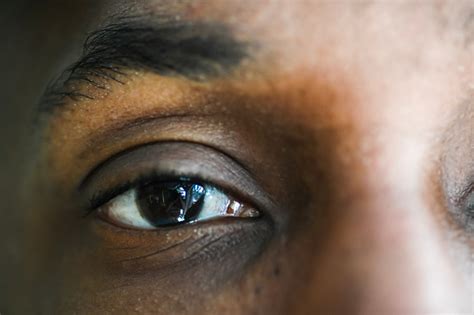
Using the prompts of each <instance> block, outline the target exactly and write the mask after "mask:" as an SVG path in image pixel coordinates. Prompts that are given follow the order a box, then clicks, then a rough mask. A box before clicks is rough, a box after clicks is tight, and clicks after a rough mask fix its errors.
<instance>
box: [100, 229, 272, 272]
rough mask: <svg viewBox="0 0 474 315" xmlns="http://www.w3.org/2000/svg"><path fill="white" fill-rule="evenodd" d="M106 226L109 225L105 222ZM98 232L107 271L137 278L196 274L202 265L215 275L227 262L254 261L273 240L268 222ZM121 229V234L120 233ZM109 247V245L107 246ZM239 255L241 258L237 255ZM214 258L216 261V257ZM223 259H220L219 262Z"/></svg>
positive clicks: (104, 230)
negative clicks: (195, 271)
mask: <svg viewBox="0 0 474 315" xmlns="http://www.w3.org/2000/svg"><path fill="white" fill-rule="evenodd" d="M104 224H105V223H104ZM108 226H109V228H104V227H103V226H102V227H100V228H98V229H97V233H99V236H101V237H102V238H104V242H103V244H106V247H107V249H106V250H105V251H104V252H102V254H103V255H104V256H105V257H103V258H105V260H104V259H101V260H103V261H106V262H107V265H108V267H107V270H109V271H110V272H119V273H121V274H124V275H126V274H133V275H140V274H142V275H144V276H146V275H150V273H152V274H157V275H158V274H159V275H167V276H168V275H170V273H172V272H176V270H177V269H183V270H182V272H188V271H189V272H192V270H193V269H194V268H195V267H198V266H199V265H202V264H212V265H213V267H212V268H207V269H205V270H204V272H205V271H206V270H207V271H211V270H213V272H215V271H216V270H217V269H219V267H220V266H215V265H214V264H215V262H216V261H220V264H221V263H222V262H223V260H222V258H223V257H228V259H230V261H233V260H235V261H236V262H238V261H239V260H242V261H243V260H246V259H250V258H252V257H253V256H255V255H256V253H258V252H261V251H262V250H263V247H264V245H265V243H266V242H267V241H268V240H269V239H270V237H271V235H272V233H271V231H272V228H271V226H270V224H269V223H268V222H265V220H256V221H252V222H247V221H246V222H244V221H240V222H232V223H224V222H220V223H217V224H216V223H211V222H208V223H203V224H202V226H201V227H196V226H191V225H189V226H185V227H184V228H182V229H179V230H176V229H175V230H172V229H165V230H161V231H153V233H150V231H139V230H124V229H121V228H117V227H114V226H112V225H108ZM117 230H120V231H119V233H117V232H118V231H117ZM107 244H109V245H107ZM237 253H238V257H235V255H236V254H237ZM213 257H214V258H213ZM217 257H220V258H219V259H215V258H217Z"/></svg>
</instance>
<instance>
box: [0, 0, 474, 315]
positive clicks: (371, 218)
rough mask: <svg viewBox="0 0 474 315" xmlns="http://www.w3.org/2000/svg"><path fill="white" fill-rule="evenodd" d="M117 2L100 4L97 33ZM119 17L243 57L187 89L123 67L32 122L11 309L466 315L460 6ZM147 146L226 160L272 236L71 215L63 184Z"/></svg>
mask: <svg viewBox="0 0 474 315" xmlns="http://www.w3.org/2000/svg"><path fill="white" fill-rule="evenodd" d="M129 5H131V3H127V2H123V3H122V4H120V5H119V4H117V3H114V4H112V5H111V4H107V3H104V6H105V8H106V9H105V10H101V11H98V12H101V13H100V14H99V13H98V14H97V17H96V19H97V21H98V22H97V24H100V23H101V22H100V21H103V20H104V19H105V18H106V17H107V16H108V15H111V14H116V13H117V12H123V11H122V9H123V8H126V7H128V6H129ZM133 5H134V6H135V10H137V11H138V12H142V11H146V12H152V13H153V12H154V13H155V14H157V13H162V12H166V14H170V15H176V16H179V18H180V19H185V20H186V19H187V20H190V21H204V22H218V23H220V24H222V25H226V26H227V27H228V28H229V29H230V30H231V32H232V33H233V34H234V35H235V36H236V37H237V38H238V39H239V40H241V41H243V42H248V43H250V46H251V48H250V52H249V56H248V57H246V58H245V60H243V61H242V62H241V63H240V64H239V65H238V66H237V67H236V68H235V69H233V70H232V71H231V72H230V73H227V74H225V75H222V76H218V77H213V78H209V79H204V80H199V81H196V80H191V79H188V78H185V77H182V76H166V75H160V74H157V73H154V72H151V71H144V70H131V71H130V72H131V74H130V75H129V76H128V77H127V80H126V81H125V83H124V84H119V83H116V82H115V83H114V82H110V83H109V86H108V89H107V91H106V92H103V91H97V90H94V89H92V88H91V87H90V86H85V87H84V89H89V91H88V92H89V93H91V95H93V96H94V98H93V99H82V100H80V101H78V102H74V101H72V100H69V104H66V105H65V106H63V107H61V108H59V109H58V110H57V111H55V112H54V113H53V114H52V115H51V116H50V117H48V118H47V121H46V122H43V124H42V128H43V131H42V135H43V136H42V137H41V140H40V144H39V145H38V147H39V148H38V150H37V152H38V154H37V159H35V160H36V161H37V165H38V167H37V168H36V169H35V171H34V172H33V176H31V180H30V186H29V187H31V190H30V193H29V195H28V198H29V200H28V201H29V202H27V203H29V204H28V207H29V209H30V211H27V219H26V221H27V224H26V226H27V228H26V229H25V230H26V231H27V244H28V246H27V247H26V248H27V251H26V252H27V253H26V254H25V256H24V257H25V258H24V261H25V262H26V263H25V270H26V273H25V274H26V276H25V277H24V278H25V281H24V283H20V285H18V287H17V288H16V291H15V292H16V293H15V294H16V296H19V295H20V293H21V294H22V295H23V296H22V298H18V299H16V300H14V299H12V301H17V302H15V303H17V304H15V303H14V302H12V305H10V306H9V307H11V309H12V310H17V311H25V308H26V309H27V310H28V311H31V310H38V311H39V312H40V313H87V314H91V313H97V314H103V313H160V314H444V313H452V314H470V313H471V312H473V307H474V306H473V303H474V302H473V301H474V300H473V294H474V292H473V288H472V286H473V274H472V272H473V268H472V262H473V261H472V250H473V248H474V241H473V239H472V233H474V229H473V228H472V227H471V228H469V226H467V227H466V226H462V224H460V223H459V222H457V221H456V219H455V218H454V217H455V215H453V213H455V212H456V211H461V210H459V209H453V208H454V206H453V202H451V201H452V200H455V199H456V198H457V197H458V195H459V192H460V191H464V190H467V187H469V185H472V182H473V179H474V131H473V127H474V94H473V87H474V78H473V76H474V72H473V70H474V69H473V50H472V49H473V45H472V39H473V33H474V22H473V21H472V16H473V14H474V11H473V10H474V9H473V7H472V2H471V1H463V0H456V1H393V2H392V1H391V2H388V1H373V2H359V1H209V0H206V1H183V2H180V3H178V4H173V5H169V6H168V5H164V6H163V5H162V4H160V3H159V1H156V2H155V1H151V0H150V1H139V2H134V3H133ZM92 15H93V13H92V12H91V13H90V14H89V18H90V19H92V20H93V18H91V16H92ZM84 30H87V29H86V28H85V27H84ZM162 116H176V117H174V118H173V117H172V118H162ZM156 117H161V118H159V119H158V118H156ZM145 118H146V119H145ZM155 118H156V119H155ZM155 120H159V121H155ZM131 121H133V122H134V123H133V124H130V122H131ZM137 122H138V123H137ZM127 123H128V125H127ZM124 125H126V127H124ZM160 141H177V142H183V141H186V142H192V143H197V144H199V143H200V144H204V145H206V146H210V147H215V148H219V149H221V150H222V151H224V152H227V153H228V154H229V155H230V156H231V157H233V158H234V159H236V160H238V161H240V162H241V164H243V165H244V166H245V168H246V169H247V170H248V171H249V173H251V174H252V175H253V176H254V178H255V182H256V183H257V184H258V187H260V188H261V189H262V191H265V192H266V194H267V195H268V196H269V198H270V199H272V200H273V202H271V203H269V206H268V207H267V208H266V209H262V211H264V212H265V213H266V216H265V217H266V218H265V219H263V221H265V220H267V218H269V219H268V220H269V222H270V221H271V223H268V222H267V223H265V222H263V221H262V222H260V223H249V222H247V223H245V222H242V225H240V223H235V222H232V223H229V222H228V221H225V220H220V221H215V222H207V223H204V224H194V225H190V226H185V227H181V228H175V229H173V230H170V231H169V232H163V231H160V232H157V233H155V232H149V231H130V230H126V229H120V228H117V227H115V226H112V225H110V224H108V223H104V222H102V221H101V220H100V219H99V218H97V217H96V216H94V215H92V216H87V217H86V218H82V216H81V214H82V213H81V212H80V210H79V209H80V208H81V207H82V205H81V200H83V199H84V198H83V196H81V193H82V192H79V193H78V192H77V187H78V186H80V182H81V180H82V179H83V178H84V177H85V176H86V175H87V174H88V172H90V170H91V169H94V168H95V167H97V165H99V164H100V163H101V162H103V161H104V160H107V159H108V158H110V157H111V156H113V155H114V154H117V153H120V152H122V151H125V150H129V149H130V148H133V147H136V146H139V145H144V144H148V143H159V142H160ZM176 156H181V155H179V154H178V153H176ZM151 158H152V157H151ZM192 158H193V159H195V160H196V161H197V162H199V161H200V160H202V159H204V157H203V156H200V155H199V154H197V155H196V156H193V157H192ZM113 171H114V172H115V173H116V174H117V175H116V176H117V177H124V176H125V175H123V174H120V173H121V172H120V170H116V169H114V170H113ZM114 172H112V173H114ZM114 180H115V181H118V180H117V179H112V180H111V181H114ZM104 181H108V179H104ZM92 190H93V189H92ZM252 222H253V221H252ZM234 225H235V226H234ZM237 225H238V226H237ZM471 226H472V223H471ZM202 235H210V236H209V238H211V239H212V237H213V235H216V237H217V236H219V237H220V238H222V239H223V241H222V243H219V242H217V244H218V246H210V247H208V244H207V243H205V241H204V240H202V239H201V238H200V237H201V236H202ZM186 239H191V240H195V241H196V243H195V244H198V245H199V246H198V247H196V248H191V247H187V246H188V245H187V243H184V245H183V244H181V242H182V241H183V240H186ZM178 243H179V244H181V245H176V244H178ZM169 246H173V247H174V249H172V250H171V251H166V252H165V253H164V254H156V255H152V256H147V257H145V258H143V257H142V256H146V255H147V254H149V253H151V252H156V251H160V250H161V249H163V248H167V247H169ZM206 249H209V250H208V251H206ZM189 253H191V255H192V254H194V253H198V254H196V255H197V257H198V258H197V259H188V256H186V255H188V254H189ZM199 253H201V255H200V254H199ZM137 257H138V258H137ZM140 257H141V258H140ZM193 257H194V256H193ZM178 261H179V263H178ZM2 272H6V271H2ZM25 305H27V306H25ZM0 311H1V310H0Z"/></svg>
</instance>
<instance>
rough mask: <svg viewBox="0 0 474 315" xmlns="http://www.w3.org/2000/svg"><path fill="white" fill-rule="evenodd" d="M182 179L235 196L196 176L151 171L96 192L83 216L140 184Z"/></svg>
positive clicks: (233, 193) (220, 186)
mask: <svg viewBox="0 0 474 315" xmlns="http://www.w3.org/2000/svg"><path fill="white" fill-rule="evenodd" d="M177 180H178V181H184V182H200V183H202V184H210V185H213V186H217V187H219V189H221V190H222V191H224V192H225V193H228V194H231V195H233V196H236V195H238V194H236V193H235V192H229V190H228V189H226V188H224V187H222V185H216V184H214V183H209V182H207V181H203V180H202V179H201V178H199V177H197V176H193V177H189V176H179V175H175V176H173V175H164V174H158V173H151V174H148V175H140V176H138V177H137V178H136V179H134V180H131V181H128V182H125V183H123V184H121V185H118V186H116V187H113V188H111V189H108V190H105V191H103V192H98V193H96V194H94V195H93V196H92V198H91V199H90V200H89V202H88V206H87V208H86V211H85V215H84V216H88V215H90V214H91V213H93V212H94V211H95V210H97V209H98V208H99V207H100V206H102V205H104V204H106V203H107V202H109V201H111V200H112V199H114V198H115V197H117V196H119V195H121V194H123V193H125V192H126V191H128V190H130V189H133V188H136V187H140V186H145V185H148V184H152V183H157V182H165V181H177ZM238 197H239V200H243V201H245V198H241V197H240V196H238Z"/></svg>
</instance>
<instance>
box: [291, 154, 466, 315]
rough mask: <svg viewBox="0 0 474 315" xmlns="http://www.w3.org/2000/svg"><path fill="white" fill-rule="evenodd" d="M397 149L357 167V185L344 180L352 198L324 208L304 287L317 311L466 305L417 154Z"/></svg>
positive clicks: (414, 310)
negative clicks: (323, 229) (321, 237)
mask: <svg viewBox="0 0 474 315" xmlns="http://www.w3.org/2000/svg"><path fill="white" fill-rule="evenodd" d="M395 151H397V150H394V152H395ZM398 152H402V153H401V154H399V155H398V156H397V155H396V154H394V153H393V154H392V152H387V153H389V154H386V155H382V156H379V157H378V161H379V162H378V163H376V164H371V165H370V166H367V167H365V168H363V170H362V171H359V176H360V177H359V178H358V179H357V180H356V182H355V184H352V185H347V186H346V187H347V188H348V189H353V190H354V191H353V192H352V193H348V194H347V195H348V196H353V198H348V199H347V200H345V201H344V202H342V203H341V204H338V205H337V208H335V209H327V211H331V212H333V214H331V216H332V218H331V220H329V221H330V226H329V227H328V228H327V235H326V236H325V241H324V242H323V244H322V245H321V246H320V249H319V250H318V251H317V253H316V254H315V255H314V256H313V259H312V261H311V263H310V265H311V266H310V267H308V268H310V271H309V274H310V275H311V276H310V277H309V278H308V279H311V280H310V283H308V286H307V290H306V293H305V294H306V299H307V301H310V303H311V304H312V305H313V306H314V307H316V308H317V309H318V311H321V312H322V313H328V312H329V313H331V314H333V313H334V314H339V313H341V314H342V313H348V312H349V313H351V314H384V313H388V314H393V313H395V314H418V313H443V312H456V311H466V310H467V309H468V307H469V304H468V303H469V301H468V300H466V297H465V296H462V294H463V292H466V291H465V288H463V287H462V285H461V284H460V283H458V279H457V278H456V274H455V272H453V271H452V270H453V268H452V266H451V265H450V264H451V262H450V259H449V258H448V255H447V253H446V252H445V248H443V244H444V243H443V241H442V240H441V233H440V232H439V227H438V225H437V224H436V222H435V220H434V218H433V215H432V212H431V210H430V208H429V205H428V204H427V202H425V200H424V198H423V195H424V192H423V189H422V188H423V187H422V184H421V181H420V179H419V177H420V176H421V175H420V174H416V173H415V170H416V169H418V166H416V165H414V164H416V163H417V157H416V152H411V153H410V152H407V151H406V150H405V151H403V150H398ZM410 154H411V156H410ZM308 288H310V289H308ZM302 305H305V303H300V306H302ZM329 313H328V314H329Z"/></svg>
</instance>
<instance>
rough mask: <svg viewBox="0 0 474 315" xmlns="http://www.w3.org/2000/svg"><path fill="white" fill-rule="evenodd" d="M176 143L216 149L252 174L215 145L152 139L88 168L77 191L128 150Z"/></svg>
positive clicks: (128, 151) (243, 165)
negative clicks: (152, 140)
mask: <svg viewBox="0 0 474 315" xmlns="http://www.w3.org/2000/svg"><path fill="white" fill-rule="evenodd" d="M176 143H181V144H184V145H186V144H189V145H196V146H199V147H204V148H209V149H211V150H213V151H216V152H218V153H220V154H222V155H223V156H225V157H226V158H228V159H230V160H231V161H233V162H234V163H236V164H237V165H238V166H239V167H240V168H241V169H243V170H244V171H245V172H246V173H248V174H249V175H250V176H252V175H253V174H252V171H251V170H250V169H249V168H248V167H247V166H246V165H245V164H244V163H243V162H241V161H239V160H238V159H236V158H233V157H231V156H230V155H229V154H228V153H227V152H225V151H224V150H222V149H220V148H217V147H214V146H210V145H207V144H203V143H196V142H192V141H154V142H149V143H144V144H139V145H137V146H133V147H130V148H127V149H126V150H122V151H120V152H118V153H116V154H114V155H112V156H110V157H108V158H106V159H104V160H103V161H101V162H99V163H98V164H97V165H96V166H95V167H94V168H93V169H92V170H90V171H89V172H87V174H86V176H85V177H84V178H83V179H82V180H81V181H80V183H79V187H78V190H79V191H82V190H84V189H85V187H86V186H87V185H88V182H89V181H90V180H91V178H93V177H94V176H95V174H96V173H97V172H98V171H100V169H101V168H102V167H104V166H105V165H106V164H108V163H111V162H113V161H114V160H117V159H119V158H121V157H123V156H125V155H127V154H128V153H130V152H133V151H135V150H137V149H140V148H143V147H147V146H151V145H155V144H157V145H166V144H176Z"/></svg>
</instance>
